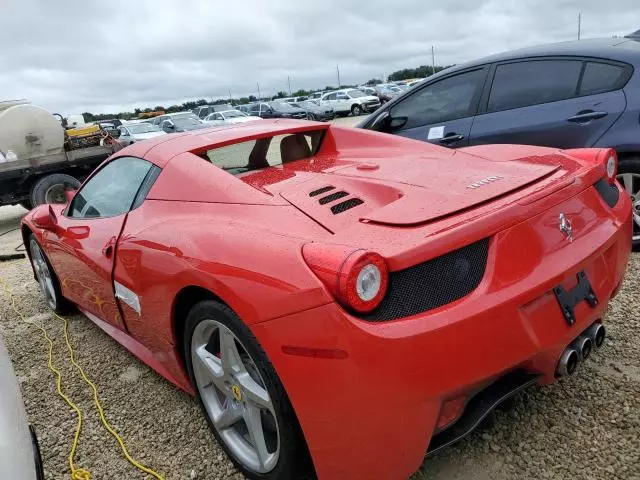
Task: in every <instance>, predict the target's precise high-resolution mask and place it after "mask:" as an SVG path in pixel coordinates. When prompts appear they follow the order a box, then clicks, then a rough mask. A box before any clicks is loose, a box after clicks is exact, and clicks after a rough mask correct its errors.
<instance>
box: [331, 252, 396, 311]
mask: <svg viewBox="0 0 640 480" xmlns="http://www.w3.org/2000/svg"><path fill="white" fill-rule="evenodd" d="M388 283H389V273H388V270H387V264H386V262H385V261H384V258H382V257H381V256H380V255H378V254H377V253H373V252H365V251H363V250H359V251H356V252H354V253H353V254H351V255H350V256H349V257H348V258H347V259H346V261H345V262H344V264H343V266H342V268H341V272H340V282H339V292H340V296H341V297H342V298H343V300H344V301H345V303H346V304H347V306H349V307H351V308H353V309H354V310H357V311H358V312H363V313H364V312H370V311H371V310H373V309H374V308H376V307H377V306H378V305H379V304H380V302H381V301H382V299H383V298H384V296H385V294H386V293H387V285H388Z"/></svg>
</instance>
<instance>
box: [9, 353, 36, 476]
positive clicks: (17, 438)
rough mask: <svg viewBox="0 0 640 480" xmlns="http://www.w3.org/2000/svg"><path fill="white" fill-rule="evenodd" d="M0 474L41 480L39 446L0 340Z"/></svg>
mask: <svg viewBox="0 0 640 480" xmlns="http://www.w3.org/2000/svg"><path fill="white" fill-rule="evenodd" d="M0 385H2V388H0V478H1V479H3V480H4V479H11V480H43V479H44V472H43V471H42V459H41V458H40V448H39V447H38V441H37V440H36V436H35V434H34V432H33V430H32V429H31V428H30V427H29V423H28V422H27V414H26V412H25V411H24V403H23V402H22V396H21V394H20V387H19V386H18V381H17V379H16V376H15V373H14V371H13V366H12V365H11V360H10V359H9V354H8V353H7V350H6V348H5V346H4V345H3V343H2V342H1V341H0Z"/></svg>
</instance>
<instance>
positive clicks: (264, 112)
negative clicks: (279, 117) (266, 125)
mask: <svg viewBox="0 0 640 480" xmlns="http://www.w3.org/2000/svg"><path fill="white" fill-rule="evenodd" d="M260 116H261V117H262V118H273V117H275V116H276V115H275V114H274V112H273V109H272V108H271V107H270V106H269V105H267V104H266V103H261V104H260Z"/></svg>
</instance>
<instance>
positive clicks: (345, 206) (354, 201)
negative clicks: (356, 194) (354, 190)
mask: <svg viewBox="0 0 640 480" xmlns="http://www.w3.org/2000/svg"><path fill="white" fill-rule="evenodd" d="M363 203H364V201H362V200H360V199H359V198H350V199H349V200H345V201H344V202H340V203H337V204H335V205H334V206H333V207H331V212H333V214H334V215H337V214H338V213H342V212H345V211H347V210H349V209H350V208H353V207H357V206H358V205H362V204H363Z"/></svg>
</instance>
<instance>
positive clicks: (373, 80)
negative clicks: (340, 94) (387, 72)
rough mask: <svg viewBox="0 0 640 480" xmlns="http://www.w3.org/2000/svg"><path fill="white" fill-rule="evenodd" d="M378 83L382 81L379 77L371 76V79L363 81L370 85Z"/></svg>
mask: <svg viewBox="0 0 640 480" xmlns="http://www.w3.org/2000/svg"><path fill="white" fill-rule="evenodd" d="M380 83H382V80H380V79H379V78H372V79H371V80H367V83H365V85H367V86H369V87H372V86H374V85H378V84H380Z"/></svg>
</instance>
